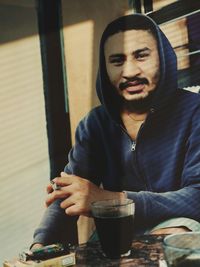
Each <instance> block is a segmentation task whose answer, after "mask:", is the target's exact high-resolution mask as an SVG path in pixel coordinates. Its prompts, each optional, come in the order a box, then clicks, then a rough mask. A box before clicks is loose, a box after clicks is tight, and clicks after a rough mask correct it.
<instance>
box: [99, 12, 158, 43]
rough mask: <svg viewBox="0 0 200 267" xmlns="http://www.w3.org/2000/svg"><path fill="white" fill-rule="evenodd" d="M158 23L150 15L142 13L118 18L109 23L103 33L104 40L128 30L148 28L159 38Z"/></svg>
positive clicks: (147, 29)
mask: <svg viewBox="0 0 200 267" xmlns="http://www.w3.org/2000/svg"><path fill="white" fill-rule="evenodd" d="M156 27H157V25H156V23H155V22H154V21H153V20H152V19H150V18H149V17H147V16H145V15H141V14H132V15H127V16H123V17H120V18H117V19H116V20H114V21H112V22H111V23H110V24H108V25H107V27H106V29H105V31H104V33H103V35H102V41H103V43H105V41H106V40H107V39H108V37H110V36H112V35H114V34H116V33H119V32H124V31H128V30H146V31H148V32H150V33H151V34H152V35H153V36H154V37H155V39H156V40H157V30H156Z"/></svg>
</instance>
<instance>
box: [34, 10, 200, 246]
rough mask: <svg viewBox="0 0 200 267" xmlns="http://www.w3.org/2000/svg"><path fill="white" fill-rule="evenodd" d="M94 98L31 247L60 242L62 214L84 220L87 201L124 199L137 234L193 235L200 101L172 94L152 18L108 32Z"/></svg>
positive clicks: (166, 46) (164, 48)
mask: <svg viewBox="0 0 200 267" xmlns="http://www.w3.org/2000/svg"><path fill="white" fill-rule="evenodd" d="M97 94H98V96H99V99H100V101H101V106H100V107H97V108H94V109H93V110H92V111H91V112H90V113H89V114H88V115H87V116H86V117H85V118H84V119H83V120H82V121H81V122H80V124H79V126H78V128H77V131H76V143H75V146H74V147H73V149H72V150H71V152H70V153H69V163H68V164H67V166H66V167H65V170H64V172H62V173H61V177H57V178H55V179H54V182H55V183H56V184H57V185H59V186H61V189H60V190H55V191H53V189H52V186H51V185H49V186H48V188H47V190H48V192H49V197H48V199H47V201H46V204H47V206H48V208H47V211H46V214H45V216H44V218H43V220H42V222H41V225H40V227H39V228H38V229H37V230H36V231H35V235H34V243H36V244H43V245H44V244H49V243H53V242H58V241H59V237H60V236H62V235H63V236H64V235H66V233H67V228H66V227H65V222H66V218H67V215H68V216H77V215H86V216H89V215H90V204H91V202H93V201H96V200H103V199H115V198H122V199H123V198H125V197H128V198H130V199H133V200H134V202H135V207H136V212H135V229H134V231H135V232H136V233H140V232H142V233H144V232H147V231H148V232H151V233H174V232H181V231H190V230H192V231H195V230H199V229H200V228H199V222H198V221H200V140H199V136H200V120H199V118H200V96H199V95H196V94H193V93H190V92H187V91H184V90H182V89H178V88H177V65H176V56H175V53H174V51H173V49H172V47H171V45H170V43H169V42H168V40H167V38H166V37H165V35H164V34H163V33H162V32H161V31H160V29H159V28H158V26H157V25H156V24H155V23H154V22H153V21H152V20H151V19H150V18H148V17H146V16H143V15H140V14H135V15H129V16H125V17H121V18H119V19H117V20H115V21H114V22H112V23H110V24H109V25H108V26H107V28H106V29H105V31H104V33H103V35H102V39H101V43H100V67H99V73H98V77H97ZM100 184H102V185H103V188H100V187H99V185H100ZM35 246H36V245H35Z"/></svg>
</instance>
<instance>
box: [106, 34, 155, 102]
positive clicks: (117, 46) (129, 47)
mask: <svg viewBox="0 0 200 267" xmlns="http://www.w3.org/2000/svg"><path fill="white" fill-rule="evenodd" d="M105 59H106V67H107V73H108V76H109V78H110V81H111V83H112V84H113V86H114V87H115V88H116V89H117V91H118V93H119V94H120V95H121V96H122V97H123V98H124V99H126V100H128V101H129V100H130V101H133V100H140V99H143V98H146V97H147V96H148V95H149V94H150V92H151V91H153V90H154V89H155V88H156V86H157V83H158V80H159V55H158V50H157V42H156V40H155V38H154V37H153V35H152V34H151V33H150V32H148V31H146V30H128V31H125V32H119V33H116V34H114V35H112V36H110V37H109V38H108V40H107V41H106V43H105Z"/></svg>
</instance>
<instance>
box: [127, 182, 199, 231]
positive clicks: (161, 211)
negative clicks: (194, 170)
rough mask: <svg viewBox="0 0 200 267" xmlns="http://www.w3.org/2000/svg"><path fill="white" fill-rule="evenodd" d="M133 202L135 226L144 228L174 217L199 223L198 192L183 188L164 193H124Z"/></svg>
mask: <svg viewBox="0 0 200 267" xmlns="http://www.w3.org/2000/svg"><path fill="white" fill-rule="evenodd" d="M126 193H127V197H128V198H131V199H133V200H134V201H135V205H136V213H135V220H136V224H138V225H143V226H145V227H148V226H151V225H154V224H157V223H159V222H161V221H163V220H166V219H169V218H175V217H188V218H192V219H195V220H197V221H200V213H199V210H200V190H199V189H195V188H190V187H187V188H183V189H180V190H178V191H172V192H166V193H153V192H146V191H141V192H138V193H137V192H130V191H128V192H126Z"/></svg>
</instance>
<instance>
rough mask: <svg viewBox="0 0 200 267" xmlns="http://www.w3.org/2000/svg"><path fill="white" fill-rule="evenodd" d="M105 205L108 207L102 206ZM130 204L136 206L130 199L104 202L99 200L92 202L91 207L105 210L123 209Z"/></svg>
mask: <svg viewBox="0 0 200 267" xmlns="http://www.w3.org/2000/svg"><path fill="white" fill-rule="evenodd" d="M109 202H110V204H109ZM111 202H113V203H111ZM115 202H116V204H115ZM117 202H118V203H117ZM120 202H121V203H120ZM103 203H105V204H106V205H102V204H103ZM130 204H135V202H134V201H133V200H132V199H128V198H126V199H104V200H98V201H94V202H92V203H91V206H92V207H94V208H104V209H107V208H108V209H109V208H115V207H123V206H127V205H130Z"/></svg>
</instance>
